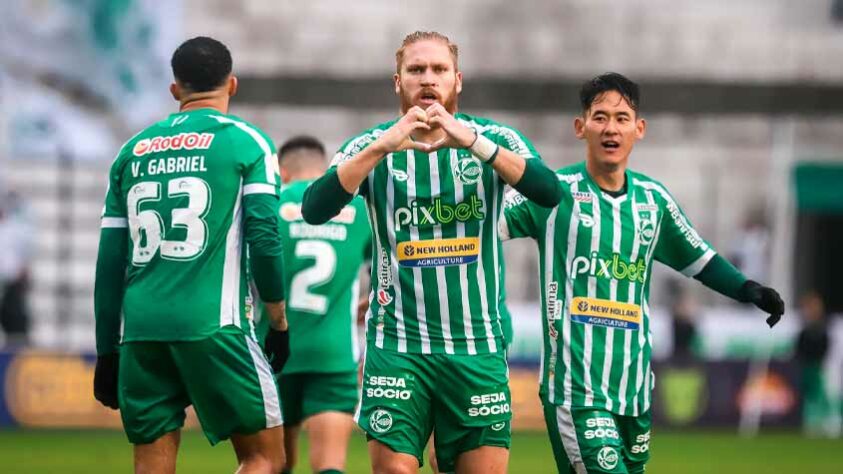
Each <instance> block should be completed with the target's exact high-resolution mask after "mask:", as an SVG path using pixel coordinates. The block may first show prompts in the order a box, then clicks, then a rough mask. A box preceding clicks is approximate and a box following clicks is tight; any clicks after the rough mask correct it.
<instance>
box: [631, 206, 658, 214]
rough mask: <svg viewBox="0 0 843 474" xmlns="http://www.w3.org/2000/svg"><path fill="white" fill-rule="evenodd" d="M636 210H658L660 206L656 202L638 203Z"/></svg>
mask: <svg viewBox="0 0 843 474" xmlns="http://www.w3.org/2000/svg"><path fill="white" fill-rule="evenodd" d="M635 210H636V211H638V212H658V210H659V206H656V205H655V204H636V205H635Z"/></svg>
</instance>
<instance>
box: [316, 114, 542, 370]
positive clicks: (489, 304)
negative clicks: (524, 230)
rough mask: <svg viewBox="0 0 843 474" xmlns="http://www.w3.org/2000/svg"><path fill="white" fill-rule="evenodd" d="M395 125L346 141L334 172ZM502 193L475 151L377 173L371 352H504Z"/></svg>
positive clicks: (516, 142)
mask: <svg viewBox="0 0 843 474" xmlns="http://www.w3.org/2000/svg"><path fill="white" fill-rule="evenodd" d="M456 118H457V119H458V120H460V121H461V122H462V123H463V124H465V125H466V126H469V127H472V128H474V129H475V130H477V132H478V133H480V134H483V135H484V136H486V137H488V138H490V139H491V140H493V141H495V142H496V143H498V144H499V145H501V146H503V147H505V148H507V149H509V150H512V151H513V152H515V153H518V154H520V155H521V156H523V157H524V158H527V159H539V155H538V153H537V152H536V150H535V148H534V147H533V146H532V144H531V143H530V142H529V141H528V140H527V139H526V138H524V137H523V136H522V135H521V133H519V132H518V131H516V130H514V129H512V128H509V127H506V126H503V125H501V124H498V123H495V122H493V121H491V120H487V119H482V118H477V117H472V116H470V115H466V114H457V115H456ZM394 123H395V122H394V121H393V122H388V123H384V124H381V125H378V126H376V127H374V128H372V129H370V130H368V131H366V132H364V133H363V134H361V135H359V136H356V137H354V138H352V139H351V140H349V141H348V142H346V143H345V144H344V145H343V146H342V147H341V148H340V150H339V152H338V153H337V155H336V156H335V158H334V161H333V162H332V166H337V165H339V164H340V163H341V162H343V161H344V160H347V159H350V158H351V157H352V156H354V155H356V154H357V153H359V152H360V151H361V150H363V149H364V148H366V147H367V146H368V145H369V144H370V143H372V142H373V141H374V140H376V139H377V138H378V137H379V136H380V135H381V134H383V133H384V132H385V131H386V130H387V129H388V128H389V127H390V126H392V125H393V124H394ZM503 189H504V183H503V181H502V180H501V179H500V177H499V176H498V175H497V173H496V172H495V171H494V169H492V167H491V166H487V165H485V164H483V163H481V162H480V161H479V160H478V159H477V158H475V157H474V156H472V154H471V152H470V151H469V150H467V149H450V148H446V149H441V150H439V151H437V152H433V153H421V152H417V151H413V150H407V151H402V152H397V153H390V154H388V155H387V156H386V157H385V158H384V159H383V160H382V161H381V162H380V163H379V164H378V165H377V166H376V167H375V168H374V169H373V170H372V172H371V173H370V174H369V176H368V177H367V178H366V180H365V181H364V182H363V184H362V185H361V186H360V189H359V192H360V194H362V195H363V196H364V197H365V198H366V203H367V206H368V210H369V218H370V220H371V225H372V229H373V236H374V242H375V245H374V259H373V260H374V262H373V263H374V265H373V268H372V288H373V297H372V301H371V305H370V313H369V318H368V326H367V332H366V334H367V339H368V341H369V344H372V345H374V346H376V347H378V348H381V349H388V350H393V351H397V352H407V353H420V354H431V353H433V354H478V353H491V352H498V351H500V350H502V349H503V344H502V337H501V324H500V317H499V312H498V301H499V294H500V288H501V287H500V280H499V278H498V268H499V262H500V260H501V258H502V255H501V245H500V240H499V238H498V234H497V226H498V221H499V219H500V214H501V211H502V204H503Z"/></svg>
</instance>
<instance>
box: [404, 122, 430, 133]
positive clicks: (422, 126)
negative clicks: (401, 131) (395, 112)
mask: <svg viewBox="0 0 843 474" xmlns="http://www.w3.org/2000/svg"><path fill="white" fill-rule="evenodd" d="M418 129H422V130H430V125H429V124H426V123H424V122H413V123H411V124H410V130H409V131H408V133H413V132H415V131H416V130H418Z"/></svg>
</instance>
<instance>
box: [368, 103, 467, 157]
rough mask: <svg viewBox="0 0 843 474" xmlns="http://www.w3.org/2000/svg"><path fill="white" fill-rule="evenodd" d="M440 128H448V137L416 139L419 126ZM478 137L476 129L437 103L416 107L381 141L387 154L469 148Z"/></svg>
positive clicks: (380, 144)
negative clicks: (426, 139)
mask: <svg viewBox="0 0 843 474" xmlns="http://www.w3.org/2000/svg"><path fill="white" fill-rule="evenodd" d="M437 128H441V129H442V130H444V131H445V134H446V135H445V137H444V138H441V139H439V140H437V141H435V142H433V143H424V142H421V141H416V140H414V139H413V133H414V132H416V131H417V130H424V131H428V132H429V131H431V130H435V129H437ZM476 138H477V135H476V133H475V132H474V130H472V129H471V128H468V127H466V126H465V125H463V124H461V123H460V122H459V121H458V120H457V119H456V118H454V116H453V115H451V114H450V113H448V111H447V110H445V107H443V106H442V104H439V103H435V104H433V105H431V106H430V107H428V108H427V110H424V109H422V108H421V107H418V106H414V107H412V108H411V109H410V110H408V111H407V113H406V114H404V116H403V117H401V118H400V119H399V120H398V122H396V123H395V124H394V125H393V126H392V127H390V128H389V129H388V130H387V131H386V133H384V134H383V135H381V137H380V138H378V142H380V143H378V145H379V148H380V149H381V150H383V151H384V154H386V153H394V152H397V151H404V150H408V149H413V150H419V151H423V152H426V153H430V152H433V151H436V150H439V149H441V148H468V147H470V146H471V144H472V143H474V140H475V139H476Z"/></svg>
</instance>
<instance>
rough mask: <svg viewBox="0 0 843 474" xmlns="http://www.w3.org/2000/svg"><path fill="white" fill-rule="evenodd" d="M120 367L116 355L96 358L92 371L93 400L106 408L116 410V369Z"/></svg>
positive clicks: (118, 357)
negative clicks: (95, 365) (94, 367)
mask: <svg viewBox="0 0 843 474" xmlns="http://www.w3.org/2000/svg"><path fill="white" fill-rule="evenodd" d="M119 367H120V355H119V354H118V353H116V352H115V353H114V354H106V355H101V356H97V368H96V369H95V370H94V398H96V399H97V400H99V401H100V403H102V404H103V405H105V406H107V407H108V408H113V409H115V410H116V409H117V369H118V368H119Z"/></svg>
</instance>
